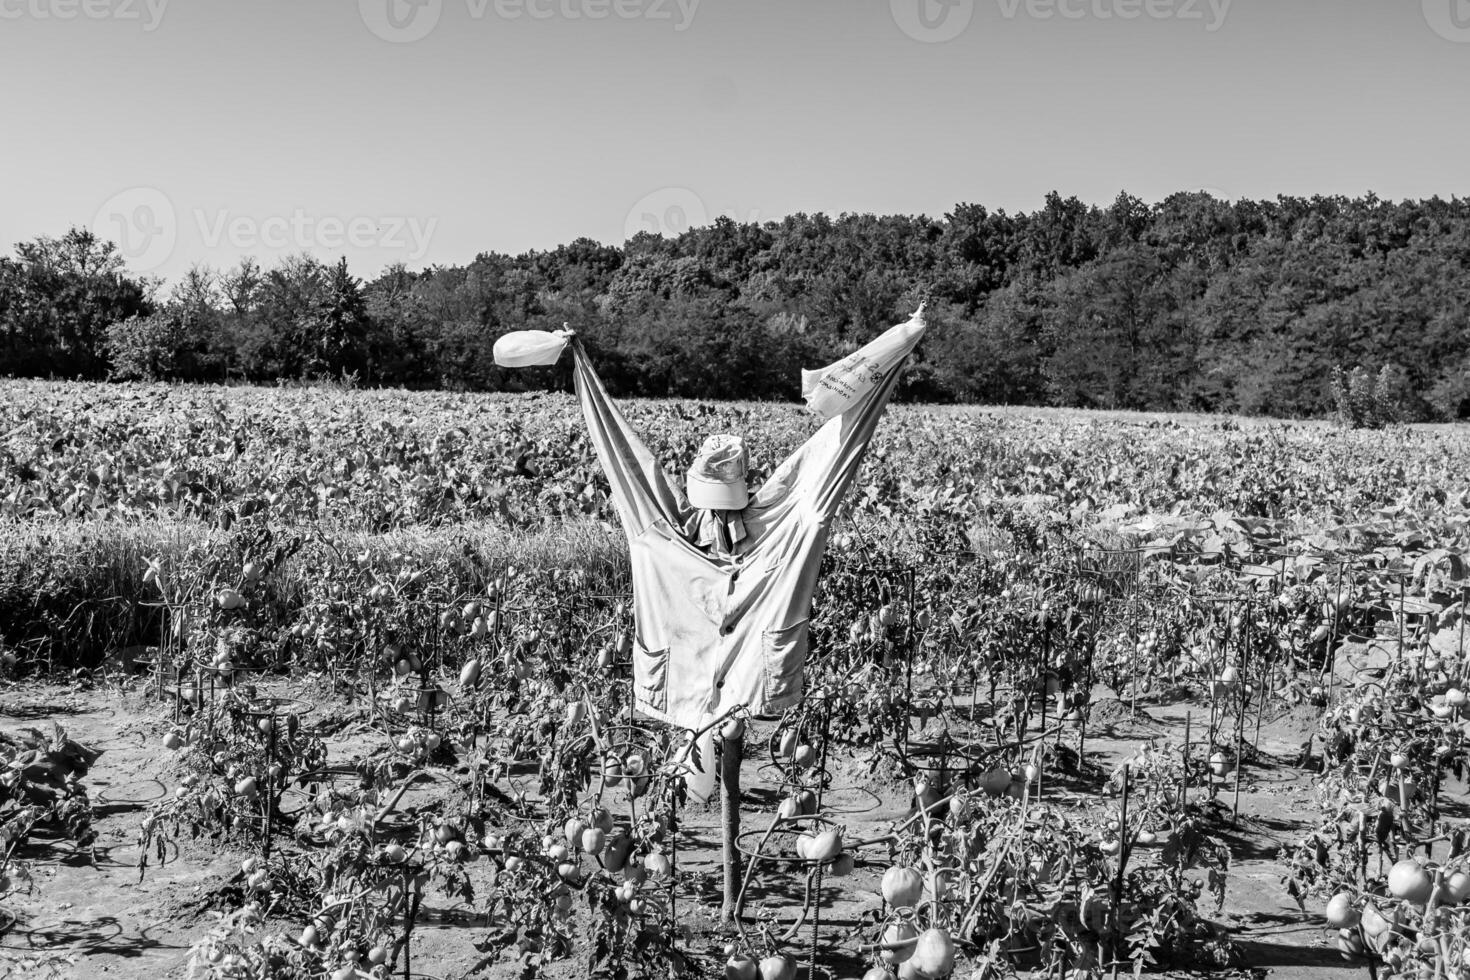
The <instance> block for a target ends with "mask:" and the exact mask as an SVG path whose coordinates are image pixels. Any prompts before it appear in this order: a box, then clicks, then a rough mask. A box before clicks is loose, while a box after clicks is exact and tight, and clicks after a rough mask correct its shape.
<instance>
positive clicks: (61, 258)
mask: <svg viewBox="0 0 1470 980" xmlns="http://www.w3.org/2000/svg"><path fill="white" fill-rule="evenodd" d="M1467 273H1470V200H1460V199H1453V200H1450V201H1444V200H1441V199H1439V198H1434V199H1430V200H1425V201H1405V202H1401V203H1396V202H1390V201H1382V200H1379V199H1378V198H1376V197H1374V196H1372V195H1369V196H1367V197H1364V198H1357V199H1348V198H1343V197H1313V198H1311V199H1304V198H1290V197H1281V198H1278V199H1277V200H1275V201H1248V200H1241V201H1236V202H1227V201H1221V200H1217V199H1215V198H1213V197H1211V196H1210V195H1208V194H1204V193H1191V194H1176V195H1174V196H1172V197H1170V198H1168V199H1167V200H1165V201H1163V202H1161V203H1158V204H1154V205H1149V204H1147V203H1145V202H1143V201H1140V200H1139V199H1137V198H1135V197H1132V196H1130V195H1127V194H1121V195H1119V197H1118V198H1117V200H1116V201H1114V202H1113V204H1112V205H1111V206H1109V207H1095V206H1089V205H1086V204H1084V203H1082V202H1081V201H1079V200H1077V199H1076V198H1075V197H1074V198H1062V197H1061V196H1060V195H1058V194H1055V193H1053V194H1051V195H1049V196H1048V197H1047V199H1046V201H1045V204H1044V205H1043V206H1042V207H1041V208H1039V209H1038V210H1036V211H1033V212H1031V213H1018V214H1007V213H1006V212H1005V211H992V210H989V209H987V208H986V207H984V206H982V205H978V204H962V205H959V206H957V207H956V208H955V209H954V210H953V211H952V212H951V213H950V214H948V215H946V216H945V217H944V218H943V219H932V218H927V217H905V216H887V217H877V216H873V215H859V214H851V215H842V216H841V217H837V218H831V217H828V216H826V215H820V214H818V215H806V214H797V215H792V216H790V217H788V218H785V219H783V220H780V221H769V222H765V223H761V224H739V223H736V222H733V221H730V220H728V219H720V220H718V221H716V222H715V223H714V224H713V225H711V226H707V227H702V228H696V229H693V230H690V231H688V232H686V233H684V234H683V235H680V236H679V237H677V238H661V237H658V236H654V235H648V234H644V235H639V236H638V237H636V238H633V239H630V240H629V241H628V242H626V243H625V244H624V245H622V246H621V247H619V246H609V245H601V244H598V243H597V242H593V241H590V240H587V239H579V240H577V241H574V242H572V243H570V244H568V245H563V246H561V247H559V248H556V249H554V250H552V251H544V252H528V253H526V254H523V255H517V256H509V255H500V254H496V253H485V254H482V255H480V256H478V257H477V258H476V259H475V260H474V261H473V262H471V263H470V264H468V265H466V266H464V267H435V268H430V269H427V270H425V271H421V272H415V271H410V270H408V269H405V268H402V267H394V268H390V269H388V270H387V271H385V272H384V273H383V274H382V275H380V276H378V277H377V278H375V279H372V280H370V281H364V280H362V279H360V278H359V277H357V276H355V275H353V274H352V272H351V271H350V270H349V269H348V267H347V264H346V262H345V261H342V262H338V263H336V264H324V263H322V262H319V261H317V260H315V259H313V258H311V257H308V256H298V257H294V258H291V259H288V260H286V261H284V262H283V263H282V264H281V265H280V266H279V267H276V268H270V269H266V268H262V267H260V266H259V265H258V264H257V263H255V262H253V261H249V260H247V261H245V262H243V263H241V264H240V265H239V266H238V267H236V268H234V269H229V270H212V269H209V268H204V267H199V268H195V269H193V270H192V271H191V272H190V273H189V274H187V275H186V276H185V277H184V278H183V279H182V280H181V281H179V282H177V283H175V284H173V285H172V286H170V287H167V288H165V286H164V285H163V284H161V283H159V282H156V281H150V280H147V279H143V278H139V277H136V276H133V275H130V274H129V272H128V271H127V269H126V268H124V266H123V264H122V262H121V260H120V259H119V257H118V255H117V252H116V250H115V249H114V248H113V247H112V246H111V245H110V243H106V242H102V241H98V240H97V239H95V238H94V237H93V236H92V235H91V234H90V233H88V232H85V231H81V230H73V231H71V232H68V233H67V234H65V235H64V236H62V237H61V238H59V239H53V238H42V239H38V240H37V241H34V242H28V243H22V244H19V245H17V246H16V247H15V254H14V255H13V256H10V257H0V374H9V375H32V376H57V377H68V378H72V377H83V378H116V379H127V378H159V379H178V380H188V381H211V380H231V381H236V380H238V381H250V382H271V381H278V380H286V379H302V378H321V377H331V378H339V379H341V378H345V379H348V380H350V381H353V382H355V383H357V384H362V385H394V386H406V387H430V386H436V387H449V388H457V389H472V390H505V389H517V388H525V387H546V386H560V387H565V386H567V385H568V384H569V379H568V376H567V373H566V371H567V368H566V365H561V366H559V367H558V368H556V369H545V370H542V371H535V372H525V371H518V372H506V371H501V370H500V369H498V368H496V367H495V365H494V363H493V361H492V359H491V353H490V351H491V345H492V344H493V343H494V341H495V338H496V337H498V336H499V335H500V334H502V333H504V332H506V331H508V330H513V329H523V328H545V329H550V328H555V327H559V326H561V324H562V323H563V322H567V323H569V324H571V325H572V326H573V327H574V328H575V329H577V330H578V331H579V333H580V334H581V335H582V336H583V338H584V339H585V341H586V342H587V344H588V345H589V347H590V348H591V349H592V350H593V351H594V352H595V354H596V356H597V361H598V364H599V365H600V369H601V371H602V374H603V377H604V378H605V380H606V381H607V383H608V386H609V388H610V389H612V390H613V391H614V393H615V394H620V395H651V396H664V395H683V396H695V397H706V398H756V399H763V398H793V397H795V396H796V394H797V387H798V378H799V376H800V372H799V370H798V369H799V368H800V367H802V366H807V367H814V366H817V365H819V364H824V363H827V362H829V361H831V360H834V359H835V358H837V357H838V356H840V355H841V354H843V353H845V352H847V351H850V350H852V349H854V348H855V347H856V346H857V345H859V344H860V343H862V342H863V341H866V340H868V339H870V338H871V337H873V336H874V335H875V334H876V333H877V332H878V331H879V330H880V329H881V328H883V327H885V326H887V325H889V324H891V323H894V322H897V321H899V320H902V319H904V318H905V317H907V315H908V314H909V313H910V312H911V311H912V309H913V308H914V307H915V306H916V305H917V304H918V302H919V301H920V300H925V301H927V302H928V304H929V306H928V310H929V323H930V331H929V335H928V337H927V338H926V340H925V342H924V344H923V346H922V347H921V349H920V355H919V360H918V363H917V364H916V366H915V368H914V369H913V370H911V371H910V372H908V374H907V377H906V390H905V391H904V392H903V396H904V397H907V398H909V399H919V400H928V401H965V402H970V401H974V402H988V403H1011V404H1036V405H1043V404H1044V405H1068V406H1084V407H1108V408H1112V407H1116V408H1138V409H1159V410H1190V411H1218V412H1244V413H1249V414H1271V415H1284V416H1305V415H1322V414H1326V413H1327V412H1329V411H1330V410H1331V408H1332V405H1333V402H1332V392H1331V385H1330V378H1331V376H1332V373H1333V369H1334V368H1343V369H1350V368H1353V367H1361V368H1366V369H1367V370H1368V371H1370V372H1374V373H1375V376H1377V377H1380V378H1389V379H1392V383H1393V385H1394V386H1395V387H1396V388H1397V389H1398V390H1397V391H1396V392H1395V397H1396V398H1397V399H1399V400H1400V401H1401V402H1402V404H1403V405H1404V406H1405V408H1406V411H1407V416H1408V417H1410V418H1425V419H1429V418H1457V417H1461V416H1462V415H1466V414H1470V330H1467V327H1470V275H1467Z"/></svg>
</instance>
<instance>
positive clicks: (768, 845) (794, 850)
mask: <svg viewBox="0 0 1470 980" xmlns="http://www.w3.org/2000/svg"><path fill="white" fill-rule="evenodd" d="M814 846H815V847H822V848H824V850H823V851H822V852H821V853H818V854H813V853H812V852H811V850H810V849H809V848H810V847H814ZM857 846H861V844H859V845H857ZM735 849H736V851H738V852H739V853H740V854H741V855H743V856H744V858H745V873H744V875H743V876H742V877H741V880H740V890H739V892H738V893H737V895H736V898H735V904H734V909H733V915H732V920H733V921H734V923H735V927H736V929H737V930H738V931H739V933H740V938H741V940H742V942H743V943H744V945H745V946H746V947H747V948H749V947H751V946H752V943H751V939H750V936H749V935H748V934H747V931H746V930H747V928H748V927H750V926H752V925H753V923H751V922H748V921H747V920H746V916H745V899H746V895H747V893H748V892H749V890H750V887H751V885H752V884H753V883H754V882H755V881H756V879H757V876H758V873H759V872H760V870H761V866H762V865H766V866H767V867H768V868H769V869H770V870H772V871H775V872H777V873H778V874H785V875H801V876H804V878H805V882H804V887H803V891H802V900H801V908H800V909H799V911H798V912H797V913H796V916H795V918H794V919H792V921H791V922H789V923H788V924H787V925H786V928H785V929H784V931H782V933H781V934H780V936H779V940H780V942H783V943H789V942H792V941H793V940H795V939H796V936H797V934H798V933H799V932H800V931H801V928H802V926H804V925H805V924H806V923H807V921H808V920H810V921H811V938H810V940H809V955H808V959H807V970H808V973H807V975H808V976H815V975H817V973H818V972H825V971H824V968H823V967H821V966H820V965H819V964H818V963H817V944H818V942H819V939H820V935H821V928H822V880H823V877H824V875H826V874H831V875H832V876H833V877H845V876H846V875H848V874H850V873H851V872H852V870H853V867H854V866H855V865H856V859H855V857H854V856H853V854H852V852H851V850H844V849H843V845H842V839H841V833H840V828H839V826H838V825H837V824H836V823H835V822H834V821H832V820H830V819H828V818H827V817H823V816H818V815H815V814H807V815H800V816H794V817H783V816H780V815H777V816H776V817H775V818H773V819H772V821H771V824H770V826H769V827H767V828H766V829H765V830H759V829H756V830H747V831H744V832H742V833H740V834H739V835H737V836H736V838H735ZM827 850H831V851H833V853H826V851H827Z"/></svg>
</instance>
